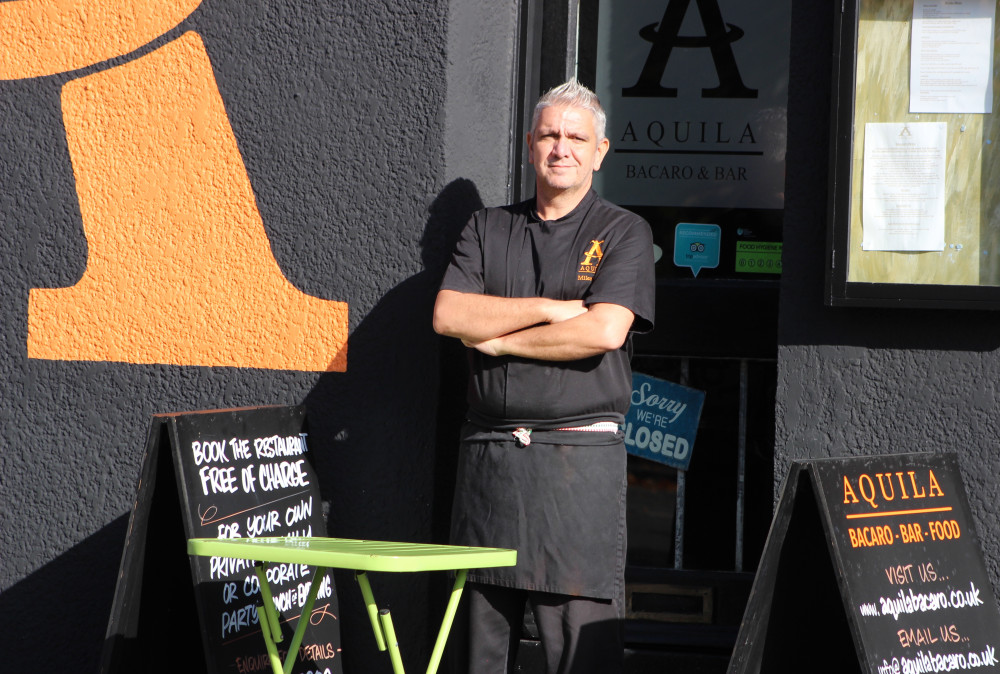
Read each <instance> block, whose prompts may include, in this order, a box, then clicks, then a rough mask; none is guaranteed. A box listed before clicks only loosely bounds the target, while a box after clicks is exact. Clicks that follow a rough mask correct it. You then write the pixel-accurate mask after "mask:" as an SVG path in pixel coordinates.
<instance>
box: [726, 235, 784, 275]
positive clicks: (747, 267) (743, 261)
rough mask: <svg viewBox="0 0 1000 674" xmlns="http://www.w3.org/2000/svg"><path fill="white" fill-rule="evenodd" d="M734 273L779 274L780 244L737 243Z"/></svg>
mask: <svg viewBox="0 0 1000 674" xmlns="http://www.w3.org/2000/svg"><path fill="white" fill-rule="evenodd" d="M736 271H738V272H744V273H750V274H780V273H781V242H780V241H737V242H736Z"/></svg>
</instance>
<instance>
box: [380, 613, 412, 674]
mask: <svg viewBox="0 0 1000 674" xmlns="http://www.w3.org/2000/svg"><path fill="white" fill-rule="evenodd" d="M378 618H379V622H381V623H382V630H383V631H384V632H385V640H386V641H387V642H388V646H389V660H391V661H392V671H394V672H395V673H396V674H406V672H404V671H403V658H402V656H401V655H400V654H399V641H398V640H397V639H396V630H395V629H394V628H393V626H392V616H391V615H390V614H389V609H387V608H384V609H382V610H381V611H379V612H378Z"/></svg>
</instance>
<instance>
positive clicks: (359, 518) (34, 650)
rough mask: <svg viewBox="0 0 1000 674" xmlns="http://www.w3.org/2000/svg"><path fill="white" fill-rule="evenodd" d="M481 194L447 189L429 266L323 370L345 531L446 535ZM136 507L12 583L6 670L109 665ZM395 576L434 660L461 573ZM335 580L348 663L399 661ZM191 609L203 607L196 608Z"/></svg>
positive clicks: (327, 428)
mask: <svg viewBox="0 0 1000 674" xmlns="http://www.w3.org/2000/svg"><path fill="white" fill-rule="evenodd" d="M481 207H482V203H481V201H480V198H479V193H478V191H477V190H476V187H475V185H473V183H472V182H470V181H468V180H457V181H455V182H453V183H451V184H450V185H448V186H447V187H446V188H445V189H444V190H442V192H441V193H440V194H439V195H438V196H437V197H436V198H435V200H434V202H433V203H432V204H431V207H430V209H429V217H428V219H427V222H426V225H425V231H424V234H423V237H422V239H421V247H422V260H423V265H424V270H423V271H422V272H420V273H418V274H416V275H415V276H413V277H411V278H409V279H407V280H405V281H404V282H402V283H400V284H399V285H398V286H396V287H395V288H393V289H392V290H390V291H389V292H388V293H387V294H386V295H385V296H384V297H383V298H382V300H381V301H380V302H379V303H378V305H377V306H375V307H374V308H373V309H372V310H371V311H370V312H369V314H368V315H367V317H366V318H365V319H364V320H363V321H362V323H361V324H360V325H359V326H358V328H357V330H356V331H355V332H354V334H353V335H352V336H351V359H350V364H351V365H350V368H349V369H348V370H347V372H346V373H343V374H342V373H336V374H327V375H323V376H321V378H320V379H319V380H318V383H317V385H316V386H315V388H314V389H313V390H312V392H311V393H310V394H309V395H308V396H307V398H306V400H305V401H304V402H305V404H306V406H307V409H308V415H309V421H310V435H311V438H310V445H311V447H312V450H313V463H314V464H315V468H316V470H317V472H318V474H319V476H320V482H321V489H322V493H323V498H324V501H325V502H328V503H329V504H330V516H329V525H328V530H329V533H330V534H331V535H333V536H341V537H354V538H370V539H388V540H393V539H395V540H406V541H421V542H428V541H433V542H446V541H447V536H448V521H449V517H450V505H451V492H452V486H453V483H454V472H455V453H456V451H457V446H458V435H459V430H460V425H461V422H462V419H463V418H464V413H465V374H464V353H463V352H464V349H463V347H462V346H461V344H460V343H458V342H457V340H449V339H443V338H439V337H438V336H437V335H435V334H434V332H433V330H432V329H431V310H432V307H433V302H434V296H435V294H436V292H437V288H438V285H439V283H440V279H441V275H442V274H443V273H444V268H445V266H446V265H447V262H448V259H449V256H450V254H451V250H452V248H453V246H454V242H455V240H456V239H457V236H458V233H459V231H460V230H461V228H462V226H463V225H464V224H465V222H466V221H467V219H468V217H469V216H470V215H471V213H472V212H473V211H474V210H476V209H478V208H481ZM439 389H440V398H439V397H438V396H437V395H436V392H437V391H438V390H439ZM177 516H178V521H177V524H178V526H180V525H181V519H180V513H179V512H178V513H177ZM128 518H129V513H123V514H122V515H121V516H119V517H118V518H117V519H115V520H114V521H113V522H112V523H111V524H108V525H107V526H105V527H103V528H102V529H100V530H99V531H98V532H97V533H95V534H93V535H92V536H90V537H89V538H87V539H86V540H84V541H83V542H81V543H79V544H77V545H75V546H73V547H72V548H70V549H69V550H68V551H66V552H65V553H63V554H62V555H60V556H59V557H57V558H56V559H54V560H53V561H51V562H49V563H48V564H46V565H45V566H43V567H41V568H39V569H37V570H36V571H34V572H33V573H31V574H29V575H27V576H26V577H24V578H23V579H21V580H20V581H19V582H18V583H16V584H15V585H13V586H11V587H9V588H7V589H5V590H4V591H3V592H2V593H0V634H3V635H4V636H3V638H2V639H0V643H3V645H4V671H6V670H7V669H10V671H21V670H28V669H38V668H39V667H41V668H43V669H45V670H46V671H52V672H70V671H79V672H94V671H97V670H98V664H99V662H100V656H101V649H102V644H103V642H104V636H105V631H106V628H107V621H108V617H109V614H110V610H111V602H112V599H113V597H114V591H115V581H116V577H117V572H118V567H119V563H120V559H121V554H122V549H123V545H124V540H125V533H126V528H127V525H128ZM160 533H161V534H163V535H167V532H165V531H163V530H162V529H161V530H160ZM169 535H171V536H175V537H176V536H178V535H180V534H178V533H177V532H172V533H170V534H169ZM180 544H182V543H181V542H180V541H179V542H178V545H180ZM175 561H176V560H175ZM165 566H166V568H164V569H162V573H163V574H164V576H163V577H162V578H161V579H160V580H161V581H162V583H165V584H166V585H165V587H167V586H169V585H170V577H171V574H173V573H183V574H187V573H189V569H188V567H187V566H186V565H183V564H181V565H177V564H173V563H171V564H169V565H165ZM391 576H392V574H374V576H373V577H372V585H373V587H374V591H375V596H376V599H378V600H379V601H380V602H381V603H382V604H385V605H387V606H388V605H391V608H392V610H393V613H394V614H395V615H396V616H398V617H397V620H396V626H397V630H398V632H399V637H400V643H401V644H402V651H403V657H404V660H405V661H406V662H407V664H408V666H410V667H415V666H417V665H418V664H419V665H421V666H423V665H424V664H425V663H426V661H427V658H428V657H429V653H430V646H431V644H432V642H433V637H434V634H432V633H431V631H430V629H429V628H428V627H427V625H432V624H440V617H441V615H442V613H443V610H444V604H445V601H446V599H447V587H449V586H450V583H451V580H450V579H449V578H448V577H447V575H446V574H417V575H413V574H402V575H401V576H400V577H391ZM404 576H405V577H404ZM336 582H337V588H338V593H339V595H340V602H341V609H342V613H343V615H342V616H341V618H342V620H341V631H342V641H343V643H344V644H346V645H347V647H348V648H347V649H346V652H345V661H344V664H345V671H346V672H348V673H359V672H365V673H366V674H368V673H378V672H383V671H384V672H389V671H390V663H389V659H388V657H387V655H386V654H385V653H381V652H379V651H378V650H377V648H376V646H375V643H374V637H373V635H372V633H371V627H370V624H369V622H368V618H367V614H366V613H365V611H364V604H363V602H362V599H361V596H360V593H359V592H358V590H357V584H356V583H355V581H354V579H353V577H352V576H351V575H350V574H339V575H338V576H337V578H336ZM180 585H182V586H183V585H184V583H181V584H180ZM161 594H162V593H161ZM144 596H145V595H144ZM154 603H159V602H154ZM173 604H176V602H174V601H171V600H169V599H168V600H166V601H164V602H163V605H161V606H145V605H144V606H143V607H142V610H143V611H144V612H145V611H151V612H153V613H154V614H155V613H161V614H162V613H164V612H166V613H168V614H169V613H170V611H171V605H173ZM188 617H189V618H190V619H191V620H192V621H194V620H196V616H195V615H194V612H193V610H192V611H191V615H190V616H188ZM178 618H180V617H179V616H178ZM160 622H161V624H162V622H163V621H162V620H161V621H160ZM168 622H169V621H168ZM192 625H193V623H192ZM198 649H199V650H200V646H199V647H198ZM154 650H156V649H154ZM190 652H191V651H190V649H188V650H187V651H185V653H190ZM178 653H179V651H178V650H176V649H174V650H172V653H149V654H144V657H145V656H147V655H148V657H150V658H151V662H155V663H161V664H162V665H163V666H164V667H169V668H170V670H171V671H176V667H175V665H177V664H178V663H177V660H176V659H175V660H171V659H170V656H171V655H174V656H177V655H178ZM185 657H194V656H185ZM446 657H450V656H446ZM181 659H183V658H181ZM182 669H183V667H182Z"/></svg>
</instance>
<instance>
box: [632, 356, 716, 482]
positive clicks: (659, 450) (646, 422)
mask: <svg viewBox="0 0 1000 674" xmlns="http://www.w3.org/2000/svg"><path fill="white" fill-rule="evenodd" d="M704 403H705V392H704V391H698V390H697V389H693V388H688V387H687V386H681V385H680V384H674V383H673V382H669V381H665V380H663V379H656V378H655V377H650V376H648V375H645V374H639V373H634V374H633V375H632V405H631V406H630V407H629V410H628V414H627V415H625V449H626V450H627V451H628V453H629V454H634V455H635V456H641V457H643V458H646V459H651V460H653V461H658V462H659V463H665V464H667V465H668V466H673V467H674V468H677V469H679V470H687V467H688V464H690V463H691V453H692V452H693V451H694V439H695V436H696V435H697V434H698V420H699V419H700V418H701V408H702V405H703V404H704Z"/></svg>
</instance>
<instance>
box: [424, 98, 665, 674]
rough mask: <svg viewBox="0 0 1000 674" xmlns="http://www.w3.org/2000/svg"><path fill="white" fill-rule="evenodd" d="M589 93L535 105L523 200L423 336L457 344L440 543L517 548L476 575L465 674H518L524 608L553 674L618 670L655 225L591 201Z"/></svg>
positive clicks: (598, 111)
mask: <svg viewBox="0 0 1000 674" xmlns="http://www.w3.org/2000/svg"><path fill="white" fill-rule="evenodd" d="M604 125H605V117H604V111H603V110H602V108H601V105H600V102H599V101H598V99H597V96H595V95H594V94H593V92H591V91H590V90H589V89H587V88H586V87H584V86H582V85H580V84H579V83H577V82H576V81H575V80H571V81H569V82H567V83H565V84H562V85H560V86H558V87H555V88H554V89H552V90H551V91H549V92H547V93H546V94H545V95H543V96H542V97H541V99H539V101H538V104H537V106H536V107H535V112H534V117H533V120H532V127H531V132H530V133H529V134H528V135H527V143H528V156H529V161H530V162H531V163H532V164H533V165H534V168H535V192H536V196H535V198H534V199H530V200H528V201H525V202H522V203H519V204H514V205H511V206H505V207H502V208H487V209H484V210H482V211H479V212H478V213H476V214H474V215H473V217H472V219H471V220H470V222H469V224H468V225H467V226H466V228H465V230H464V231H463V233H462V235H461V237H460V240H459V242H458V245H457V247H456V250H455V253H454V255H453V257H452V260H451V263H450V265H449V267H448V270H447V271H446V273H445V276H444V280H443V282H442V284H441V290H440V291H439V292H438V296H437V300H436V302H435V306H434V329H435V330H436V331H437V332H438V333H440V334H442V335H447V336H450V337H456V338H458V339H461V340H462V342H463V343H464V344H465V345H466V346H467V347H469V361H470V382H469V391H468V402H469V411H468V417H467V419H468V422H467V424H466V426H465V427H464V429H463V433H462V445H461V449H460V453H459V465H458V477H457V482H456V491H455V501H454V508H453V514H452V543H454V544H456V545H476V546H491V547H504V548H515V549H517V551H518V556H517V566H515V567H509V568H497V569H482V570H473V571H471V572H470V574H469V585H468V589H467V594H468V596H469V610H470V616H471V620H472V623H471V631H470V642H469V648H470V661H469V671H470V672H474V673H475V674H491V673H494V672H495V673H498V674H502V673H503V672H507V671H513V663H514V660H515V657H516V653H517V645H518V643H519V641H520V636H521V634H520V633H521V622H522V619H523V616H524V610H525V605H526V603H527V604H528V605H530V606H531V608H532V611H533V612H534V615H535V622H536V624H537V626H538V630H539V636H540V638H541V641H542V645H543V648H544V651H545V656H546V660H547V663H548V672H549V673H550V674H570V673H574V674H575V673H581V672H593V673H595V674H613V673H614V672H620V671H621V667H622V652H623V646H622V639H621V627H622V625H621V618H622V616H623V608H624V607H623V602H624V567H625V486H626V484H625V482H626V472H625V466H626V460H625V459H626V455H625V446H624V442H623V436H622V432H621V430H620V426H619V424H621V422H622V421H623V420H624V415H625V412H626V411H627V410H628V406H629V401H630V398H631V393H632V383H631V369H630V365H629V360H630V356H631V333H633V332H643V331H648V330H651V329H652V327H653V305H654V272H653V245H652V237H651V234H650V230H649V225H648V224H647V223H646V222H645V221H644V220H642V219H641V218H639V217H638V216H636V215H635V214H633V213H631V212H629V211H626V210H624V209H621V208H618V207H616V206H614V205H612V204H610V203H608V202H606V201H604V200H603V199H601V198H600V197H599V196H597V194H596V193H595V192H594V191H593V189H592V187H591V184H592V181H593V173H594V171H596V170H598V169H599V168H600V166H601V161H602V160H603V158H604V156H605V154H606V153H607V152H608V147H609V141H608V139H607V138H606V137H605V135H604Z"/></svg>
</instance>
